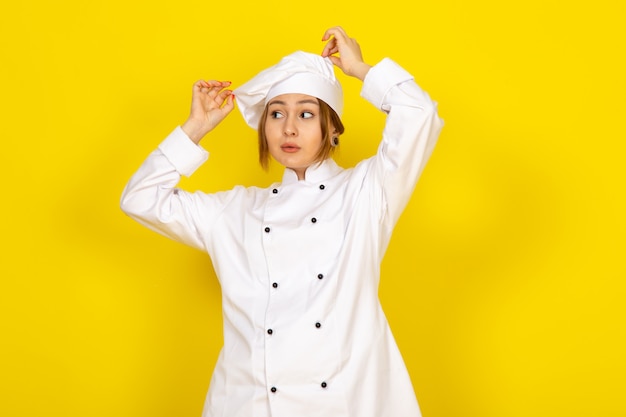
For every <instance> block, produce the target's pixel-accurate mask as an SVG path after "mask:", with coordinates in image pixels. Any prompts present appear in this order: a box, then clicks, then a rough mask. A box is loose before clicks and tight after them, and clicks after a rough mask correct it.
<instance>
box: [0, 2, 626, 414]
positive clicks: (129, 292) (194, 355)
mask: <svg viewBox="0 0 626 417" xmlns="http://www.w3.org/2000/svg"><path fill="white" fill-rule="evenodd" d="M6 3H7V2H5V3H3V6H1V10H0V45H1V51H0V54H1V55H0V56H1V65H0V80H1V83H2V84H1V89H0V94H1V97H2V108H1V111H0V118H1V126H0V127H1V130H0V132H1V138H2V145H1V147H2V152H0V169H1V173H2V178H3V181H4V185H3V189H4V191H3V192H2V204H1V206H0V218H1V219H2V241H3V249H2V251H1V252H0V256H2V261H1V269H0V274H1V281H0V282H1V284H0V320H1V321H0V336H1V338H2V339H1V344H0V415H2V416H7V417H12V416H41V415H46V416H64V417H70V416H71V417H73V416H81V417H82V416H94V417H96V416H97V417H100V416H109V417H110V416H116V417H126V416H128V417H131V416H132V417H143V416H146V417H148V416H150V417H152V416H158V417H160V416H163V417H165V416H177V417H179V416H190V417H192V416H199V415H200V412H201V409H202V404H203V401H204V395H205V392H206V389H207V387H208V383H209V378H210V375H211V371H212V368H213V364H214V361H215V359H216V356H217V353H218V350H219V348H220V345H221V337H222V334H221V316H220V296H219V286H218V284H217V283H216V279H215V277H214V274H213V271H212V268H211V263H210V260H209V259H208V258H207V257H206V256H205V255H204V254H202V253H200V252H198V251H195V250H193V249H190V248H187V247H185V246H183V245H180V244H177V243H174V242H171V241H168V240H166V239H164V238H162V237H159V236H158V235H156V234H154V233H153V232H150V231H148V230H146V229H144V228H142V227H141V226H139V225H138V224H136V223H134V222H132V221H131V220H130V219H128V218H127V217H126V216H125V215H123V214H122V212H121V211H120V210H119V196H120V193H121V191H122V188H123V186H124V184H125V182H126V181H127V179H128V178H129V177H130V175H131V174H132V173H133V172H134V170H135V169H136V168H137V167H138V166H139V164H140V163H141V161H142V160H143V158H144V157H145V156H146V155H147V154H148V152H150V151H151V150H152V149H153V148H154V147H155V146H156V145H157V144H158V143H159V142H160V141H161V140H162V139H163V138H164V137H165V136H166V135H167V134H168V133H169V132H170V131H171V129H173V128H174V127H175V126H176V125H177V124H179V123H182V122H183V121H184V119H185V117H186V116H187V112H188V108H189V99H190V92H191V84H192V83H193V82H194V81H195V80H197V79H199V78H217V79H228V80H232V81H233V83H234V85H235V86H236V85H239V84H241V83H242V82H244V81H246V80H247V79H248V78H249V77H250V76H252V75H253V74H254V73H256V72H257V71H259V70H261V69H263V68H265V67H267V66H269V65H272V64H274V63H275V62H277V61H278V59H279V58H280V57H282V56H283V55H285V54H287V53H290V52H293V51H294V50H296V49H304V50H307V51H311V52H318V51H321V49H322V46H323V44H322V42H321V41H320V38H321V36H322V33H323V31H324V29H326V28H327V27H329V26H333V25H337V24H341V25H343V26H344V27H345V29H346V30H347V31H348V33H349V34H350V35H352V36H354V37H355V38H357V39H358V41H359V43H360V44H361V46H362V48H363V51H364V56H365V58H366V60H368V61H370V62H371V63H375V62H377V61H378V60H380V59H381V58H383V57H385V56H390V57H392V58H393V59H394V60H396V61H397V62H399V63H401V64H402V65H403V66H404V67H405V68H407V69H408V70H409V71H410V72H411V73H413V74H414V75H415V76H416V79H417V81H418V83H419V84H421V85H422V87H423V88H424V89H426V90H427V91H428V92H429V93H430V94H431V96H432V97H433V98H434V99H435V100H437V101H438V102H439V105H440V113H441V116H442V117H443V118H444V119H445V121H446V127H445V128H444V131H443V133H442V135H441V137H440V141H439V144H438V146H437V148H436V150H435V153H434V154H433V157H432V159H431V161H430V163H429V165H428V166H427V168H426V171H425V172H424V175H423V177H422V179H421V181H420V183H419V184H418V187H417V189H416V192H415V195H414V197H413V199H412V200H411V202H410V204H409V206H408V207H407V210H406V212H405V213H404V215H403V216H402V218H401V220H400V223H399V225H398V228H397V229H396V232H395V235H394V238H393V240H392V243H391V246H390V248H389V251H388V254H387V256H386V258H385V261H384V263H383V279H382V285H381V299H382V302H383V305H384V307H385V309H386V311H387V313H388V318H389V320H390V323H391V326H392V329H393V330H394V333H395V335H396V338H397V341H398V344H399V345H400V348H401V350H402V352H403V355H404V357H405V360H406V363H407V366H408V368H409V371H410V373H411V376H412V378H413V381H414V385H415V390H416V393H417V395H418V398H419V401H420V404H421V406H422V410H423V413H424V416H425V417H517V416H520V417H521V416H524V417H527V416H535V417H536V416H546V417H547V416H550V417H578V416H580V417H582V416H601V417H616V416H626V376H625V375H626V364H625V362H626V361H625V359H624V352H625V351H626V340H625V339H626V335H625V324H624V321H625V318H626V307H624V298H625V296H626V284H625V283H624V278H625V277H626V267H625V263H624V247H625V241H624V240H625V239H624V235H625V232H626V227H625V222H624V211H625V208H626V207H625V204H624V180H625V179H626V176H625V175H624V168H623V167H624V163H623V159H624V157H625V156H626V155H625V152H624V151H625V149H626V147H625V146H624V141H625V140H626V129H625V128H624V120H625V113H626V106H625V104H624V103H625V102H626V86H625V81H624V78H625V76H624V75H625V74H626V67H625V65H624V53H625V46H624V45H625V41H626V39H625V38H626V34H625V29H624V24H625V23H624V22H626V12H625V6H624V4H625V3H624V2H623V1H621V0H612V1H611V0H596V1H593V2H581V1H570V2H565V1H554V0H541V1H540V0H528V1H513V2H502V1H495V0H477V1H473V2H469V1H467V2H462V1H456V0H439V1H428V2H426V1H413V2H406V3H407V4H406V5H404V6H400V5H398V3H396V2H379V3H367V2H363V1H359V2H357V1H354V2H352V4H350V3H345V2H344V3H342V2H338V3H333V2H286V1H270V2H258V1H250V0H246V1H232V2H208V1H205V2H201V1H187V0H181V1H176V2H147V1H120V0H109V1H94V2H92V1H61V2H53V1H49V2H44V1H23V2H11V4H6ZM18 3H19V4H18ZM340 77H341V80H342V81H343V82H344V88H345V90H346V96H347V99H346V107H347V110H346V112H345V117H344V121H345V124H346V126H347V131H346V134H345V135H344V137H343V140H342V146H341V151H340V154H339V155H338V157H337V160H338V161H339V162H340V163H341V164H342V165H344V166H346V167H347V166H351V165H353V164H355V163H356V162H357V161H358V160H360V159H362V158H364V157H367V156H369V155H370V154H372V153H373V152H374V151H375V149H376V145H377V141H378V134H379V133H378V132H380V130H381V128H382V125H383V115H382V114H381V113H378V112H377V111H376V110H375V109H373V108H371V106H370V105H369V104H367V103H365V102H364V100H363V99H361V98H360V97H359V96H358V91H359V87H360V85H359V82H358V81H357V80H354V79H349V78H346V77H344V76H343V75H340ZM204 146H205V147H207V148H208V149H209V150H210V151H211V153H212V157H211V160H210V161H209V163H207V164H206V165H204V166H203V167H202V168H201V169H200V170H199V171H198V172H197V173H196V175H194V176H193V177H192V178H190V179H186V180H184V182H183V185H184V187H185V188H188V189H203V190H206V191H213V190H219V189H225V188H229V187H231V186H233V185H235V184H246V185H252V184H258V185H262V186H264V185H267V184H269V183H270V182H272V181H274V180H276V179H278V178H279V176H280V172H279V170H278V169H276V167H274V168H273V169H272V170H271V171H270V172H269V174H266V173H264V172H263V171H262V170H261V169H260V168H259V167H258V166H257V164H256V149H255V133H254V131H253V130H251V129H249V128H248V127H246V126H245V125H244V123H243V121H242V119H241V117H240V116H239V114H238V113H233V116H232V117H230V118H228V119H227V120H226V121H225V122H224V123H223V124H222V125H221V126H219V127H218V129H217V130H216V131H214V132H213V134H211V135H210V137H208V138H206V139H205V141H204ZM355 417H358V416H355ZM385 417H390V416H385Z"/></svg>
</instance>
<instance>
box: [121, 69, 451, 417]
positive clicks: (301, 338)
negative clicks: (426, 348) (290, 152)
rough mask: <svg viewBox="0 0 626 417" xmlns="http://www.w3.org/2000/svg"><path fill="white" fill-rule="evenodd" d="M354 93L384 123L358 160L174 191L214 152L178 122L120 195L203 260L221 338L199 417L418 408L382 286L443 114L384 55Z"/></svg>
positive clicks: (353, 415) (402, 415) (357, 416)
mask: <svg viewBox="0 0 626 417" xmlns="http://www.w3.org/2000/svg"><path fill="white" fill-rule="evenodd" d="M361 95H362V96H363V97H364V98H366V99H367V100H368V101H370V102H371V103H372V104H373V105H374V106H376V107H377V108H378V109H380V110H382V111H383V112H385V113H387V119H386V126H385V128H384V131H383V138H382V142H381V144H380V146H379V148H378V151H377V153H376V155H375V156H373V157H371V158H369V159H366V160H364V161H362V162H360V163H359V164H358V165H357V166H355V167H354V168H350V169H342V168H340V167H339V166H337V164H336V163H335V162H334V161H333V160H332V159H328V160H326V161H324V162H323V163H321V164H319V165H313V166H311V167H309V168H308V169H307V171H306V178H305V179H304V180H302V181H298V179H297V176H296V174H295V172H294V171H292V170H290V169H285V172H284V175H283V179H282V182H281V183H277V184H274V185H272V186H270V187H269V188H258V187H248V188H246V187H241V186H238V187H235V188H233V189H232V190H229V191H224V192H218V193H214V194H206V193H202V192H194V193H189V192H185V191H183V190H180V189H177V188H176V185H177V183H178V182H179V180H180V176H181V175H191V174H192V173H193V172H194V171H195V170H196V169H197V168H198V167H199V166H200V165H201V164H202V163H203V162H204V161H205V160H206V159H207V158H208V153H207V152H206V151H205V150H204V149H202V148H201V147H200V146H197V145H195V144H194V143H193V142H192V141H191V140H190V139H189V138H188V137H187V136H186V135H185V134H184V132H183V131H182V129H180V127H177V128H176V129H175V130H174V131H173V132H172V133H171V134H170V135H169V136H168V137H167V138H166V139H165V140H164V141H163V142H162V143H161V144H160V145H159V147H158V149H157V150H155V151H154V152H153V153H152V154H150V156H149V157H148V158H147V159H146V161H145V162H144V163H143V165H142V166H141V167H140V168H139V170H138V171H137V173H136V174H135V175H134V176H133V177H132V178H131V179H130V181H129V183H128V184H127V186H126V188H125V190H124V193H123V196H122V209H123V210H124V211H125V212H126V213H127V214H128V215H130V216H131V217H133V218H134V219H136V220H137V221H138V222H140V223H142V224H144V225H145V226H147V227H149V228H150V229H152V230H154V231H156V232H159V233H161V234H163V235H165V236H168V237H170V238H172V239H175V240H177V241H180V242H183V243H185V244H187V245H190V246H192V247H195V248H198V249H201V250H203V251H206V252H208V254H209V255H210V256H211V259H212V262H213V266H214V268H215V272H216V274H217V276H218V279H219V282H220V285H221V289H222V297H223V298H222V300H223V302H222V307H223V319H224V346H223V348H222V350H221V352H220V355H219V358H218V360H217V364H216V366H215V370H214V373H213V376H212V379H211V383H210V388H209V392H208V394H207V399H206V403H205V407H204V412H203V416H204V417H269V416H272V417H318V416H319V417H418V416H420V410H419V407H418V403H417V400H416V396H415V393H414V390H413V386H412V384H411V380H410V378H409V375H408V372H407V369H406V366H405V364H404V362H403V359H402V357H401V354H400V352H399V350H398V348H397V345H396V342H395V340H394V338H393V336H392V333H391V331H390V328H389V325H388V322H387V319H386V317H385V315H384V313H383V310H382V309H381V305H380V301H379V299H378V284H379V277H380V263H381V261H382V258H383V254H384V253H385V250H386V248H387V245H388V242H389V239H390V237H391V233H392V230H393V227H394V225H395V223H396V221H397V220H398V217H399V216H400V214H401V212H402V210H403V209H404V207H405V206H406V204H407V202H408V200H409V198H410V196H411V193H412V192H413V189H414V186H415V183H416V181H417V178H418V177H419V175H420V173H421V171H422V170H423V168H424V165H425V164H426V161H427V160H428V158H429V156H430V154H431V152H432V150H433V147H434V145H435V142H436V140H437V137H438V135H439V131H440V129H441V127H442V125H443V122H442V120H441V119H440V118H439V116H438V115H437V111H436V103H435V102H433V101H432V100H431V99H430V98H429V96H428V95H427V94H426V93H425V92H424V91H422V90H421V89H420V88H419V87H418V86H417V84H416V83H415V82H414V81H413V77H412V76H411V75H410V74H409V73H407V72H406V71H405V70H404V69H402V68H401V67H400V66H398V65H397V64H396V63H395V62H394V61H392V60H390V59H388V58H385V59H384V60H382V61H381V62H380V63H378V64H377V65H375V66H374V67H372V68H371V69H370V71H369V72H368V74H367V76H366V78H365V80H364V82H363V87H362V91H361ZM398 279H402V278H401V277H398Z"/></svg>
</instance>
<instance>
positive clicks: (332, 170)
mask: <svg viewBox="0 0 626 417" xmlns="http://www.w3.org/2000/svg"><path fill="white" fill-rule="evenodd" d="M342 170H343V168H341V167H340V166H339V165H337V163H335V161H334V160H333V159H332V158H328V159H326V160H324V161H322V162H321V163H319V164H317V163H316V164H313V165H311V166H310V167H308V168H307V170H306V173H305V175H304V182H305V183H318V182H322V181H326V180H328V179H329V178H332V177H334V176H335V175H337V174H339V173H340V172H341V171H342ZM297 182H298V174H296V172H295V171H294V170H292V169H290V168H285V172H284V173H283V185H287V184H292V183H297Z"/></svg>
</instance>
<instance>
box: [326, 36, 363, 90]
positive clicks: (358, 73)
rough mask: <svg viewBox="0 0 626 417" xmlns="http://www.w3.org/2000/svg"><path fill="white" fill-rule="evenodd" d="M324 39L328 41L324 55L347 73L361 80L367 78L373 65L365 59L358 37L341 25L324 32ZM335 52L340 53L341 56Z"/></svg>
mask: <svg viewBox="0 0 626 417" xmlns="http://www.w3.org/2000/svg"><path fill="white" fill-rule="evenodd" d="M322 41H328V42H327V43H326V46H325V47H324V50H323V51H322V56H323V57H325V58H326V57H328V58H330V60H331V61H332V62H333V64H335V65H336V66H338V67H339V68H341V70H342V71H343V72H344V73H345V74H346V75H349V76H351V77H356V78H358V79H359V80H361V81H363V80H364V79H365V75H367V72H368V71H369V69H370V68H371V65H368V64H366V63H365V61H363V55H362V54H361V47H360V46H359V43H358V42H357V41H356V39H354V38H351V37H349V36H348V34H347V33H346V31H345V30H343V28H342V27H341V26H336V27H333V28H330V29H327V30H326V32H324V36H323V37H322ZM334 54H339V56H335V55H334Z"/></svg>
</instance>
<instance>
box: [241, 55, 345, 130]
mask: <svg viewBox="0 0 626 417" xmlns="http://www.w3.org/2000/svg"><path fill="white" fill-rule="evenodd" d="M233 93H234V94H235V97H236V98H237V100H236V101H237V105H238V107H239V110H240V111H241V114H242V115H243V118H244V120H245V121H246V123H247V124H248V125H249V126H250V127H252V128H253V129H257V128H258V126H259V120H260V119H261V115H262V114H263V111H264V110H265V106H266V105H267V103H268V102H269V101H270V100H271V99H272V98H274V97H276V96H279V95H281V94H287V93H299V94H307V95H309V96H313V97H317V98H319V99H320V100H322V101H324V102H325V103H326V104H328V105H329V106H330V107H331V108H332V109H333V110H334V111H335V112H336V113H337V114H338V115H339V116H341V112H342V110H343V91H342V89H341V84H339V81H338V80H337V78H336V77H335V70H334V68H333V63H332V61H331V60H330V59H329V58H322V57H321V56H320V55H316V54H311V53H308V52H302V51H297V52H294V53H292V54H290V55H287V56H286V57H284V58H283V59H281V60H280V62H279V63H278V64H276V65H274V66H272V67H269V68H267V69H265V70H263V71H261V72H260V73H258V74H257V75H256V76H255V77H254V78H252V79H251V80H250V81H248V82H247V83H245V84H244V85H242V86H241V87H239V88H236V89H235V90H234V91H233Z"/></svg>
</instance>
